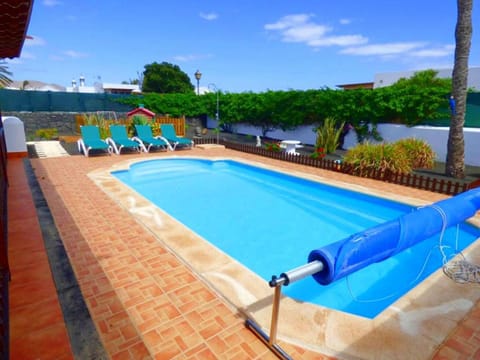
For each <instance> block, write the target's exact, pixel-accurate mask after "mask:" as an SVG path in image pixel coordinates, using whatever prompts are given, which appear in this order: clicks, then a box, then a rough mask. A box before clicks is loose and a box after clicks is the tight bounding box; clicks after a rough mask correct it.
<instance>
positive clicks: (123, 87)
mask: <svg viewBox="0 0 480 360" xmlns="http://www.w3.org/2000/svg"><path fill="white" fill-rule="evenodd" d="M66 91H67V92H80V93H97V94H98V93H100V94H101V93H106V94H138V93H140V92H141V90H140V87H139V86H138V85H135V84H115V83H101V82H95V83H94V84H93V86H87V85H86V84H85V77H83V76H80V78H79V81H78V83H77V81H76V80H75V79H73V80H72V86H69V87H67V90H66Z"/></svg>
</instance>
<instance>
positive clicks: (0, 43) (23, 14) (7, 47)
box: [0, 0, 33, 59]
mask: <svg viewBox="0 0 480 360" xmlns="http://www.w3.org/2000/svg"><path fill="white" fill-rule="evenodd" d="M32 7H33V0H0V59H1V58H14V57H19V56H20V53H21V51H22V47H23V42H24V41H25V37H26V35H27V29H28V24H29V22H30V14H31V13H32Z"/></svg>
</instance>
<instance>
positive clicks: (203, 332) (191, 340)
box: [8, 149, 480, 359]
mask: <svg viewBox="0 0 480 360" xmlns="http://www.w3.org/2000/svg"><path fill="white" fill-rule="evenodd" d="M165 155H171V153H169V154H166V153H158V152H157V153H155V154H142V155H141V156H139V155H128V154H127V155H122V156H95V157H90V158H85V157H83V156H73V157H63V158H47V159H31V164H32V166H33V168H34V171H35V174H36V177H37V179H38V181H39V183H40V186H41V188H42V191H43V194H44V196H45V198H46V199H47V201H48V206H49V208H50V210H51V212H52V215H53V217H54V220H55V224H56V226H57V229H58V231H59V234H60V237H61V239H62V241H63V244H64V246H65V249H66V251H67V253H68V257H69V259H70V262H71V264H72V267H73V269H74V272H75V275H76V278H77V281H78V283H79V286H80V288H81V291H82V293H83V297H84V299H85V301H86V303H87V306H88V309H89V311H90V314H91V316H92V319H93V321H94V323H95V326H96V328H97V331H98V333H99V335H100V339H101V342H102V344H103V346H104V348H105V350H106V352H107V353H108V356H109V357H110V358H111V359H275V358H276V357H275V355H273V353H271V352H270V351H269V350H268V348H267V347H266V346H265V345H264V344H263V343H262V342H261V341H260V340H258V339H257V338H256V337H255V336H254V335H253V334H252V333H251V332H250V331H249V330H247V329H246V328H245V326H244V320H245V319H244V318H243V316H242V315H241V314H240V313H239V312H238V311H237V310H236V309H235V308H233V307H232V306H231V305H230V303H228V302H227V301H225V300H224V299H223V298H222V297H221V296H219V295H218V294H217V293H216V291H215V290H213V289H212V288H210V287H209V286H208V284H206V283H205V282H204V281H202V279H201V278H200V277H199V276H197V275H196V274H195V273H193V272H192V270H191V269H190V268H189V267H188V266H186V265H185V264H184V263H183V262H182V261H181V260H179V259H178V258H177V257H176V256H175V254H173V253H171V252H170V251H169V249H167V248H165V247H162V245H161V244H160V243H159V242H158V241H157V239H156V238H155V237H154V236H153V234H151V233H150V232H149V231H147V230H146V229H145V228H144V227H143V226H142V225H141V224H139V223H138V222H137V221H135V220H134V219H133V218H132V217H131V216H130V215H129V213H128V212H127V211H126V210H125V209H123V208H121V207H120V206H118V205H117V204H116V203H115V201H113V200H112V199H111V198H110V197H108V196H107V195H106V194H105V193H104V192H102V191H101V190H100V189H99V188H98V187H97V186H96V185H95V184H94V183H93V182H92V181H91V180H90V178H89V177H88V176H87V174H88V173H89V172H91V171H93V170H96V169H98V168H101V167H108V166H112V165H114V164H115V163H117V162H119V161H123V160H125V159H127V158H129V157H135V156H136V157H140V158H144V159H147V158H151V157H157V156H165ZM175 155H178V156H184V155H185V156H190V155H195V156H229V155H230V156H235V157H244V158H247V159H255V161H259V162H262V161H263V162H267V163H269V164H271V165H275V166H279V167H283V168H285V169H294V170H297V171H305V172H310V173H314V174H319V175H321V176H325V177H329V178H332V179H336V180H341V181H346V182H351V183H356V184H360V185H363V186H368V187H372V188H376V189H379V190H381V191H385V192H390V193H396V194H405V196H409V197H415V198H418V199H422V200H425V201H429V202H431V201H436V200H439V199H441V198H442V196H441V195H438V194H432V193H428V192H425V191H421V190H414V189H410V188H405V187H401V186H396V185H391V184H386V183H381V182H377V181H373V180H368V179H360V178H354V177H350V176H345V175H343V174H338V173H329V172H325V171H322V170H319V169H311V168H308V167H304V166H300V165H293V164H287V163H283V162H280V161H275V160H270V159H263V158H258V157H253V156H251V155H246V154H242V153H239V152H233V151H228V150H219V149H209V150H202V149H194V150H191V151H177V152H176V153H175ZM8 173H9V178H10V179H11V180H10V184H11V185H10V188H9V209H8V211H9V246H10V249H9V255H10V265H11V268H12V281H11V284H10V293H11V303H10V322H11V339H10V340H11V341H10V344H11V358H12V359H37V358H41V359H69V358H73V355H72V351H71V349H70V345H69V340H68V335H67V331H66V327H65V325H64V324H63V322H62V316H61V309H60V306H59V305H58V300H57V299H56V291H55V287H54V284H53V282H52V276H51V275H50V272H49V269H48V261H47V257H46V254H45V249H44V247H43V244H42V236H41V233H40V230H39V224H38V220H37V218H36V216H35V209H34V204H33V202H32V200H31V196H30V194H29V186H28V183H27V181H26V180H25V173H24V167H23V162H22V160H20V159H11V160H9V162H8ZM473 286H478V285H473ZM479 291H480V288H479ZM47 309H48V310H47ZM31 319H35V320H34V321H32V320H31ZM479 323H480V306H479V303H477V304H476V306H475V307H474V308H473V309H472V310H471V311H470V313H469V314H468V316H467V317H466V318H465V319H464V321H463V322H461V323H460V324H459V326H458V327H457V329H456V330H455V331H454V332H453V333H452V334H451V335H450V336H449V337H448V338H447V339H446V341H445V342H444V343H443V345H442V346H441V347H440V348H439V349H438V351H437V352H436V354H432V358H433V359H479V358H480V328H479V327H478V324H479ZM280 345H281V346H282V348H283V349H284V350H285V351H286V352H287V353H288V354H290V355H291V356H292V357H293V358H294V359H330V358H336V357H338V358H341V357H342V355H341V354H329V355H330V356H327V355H323V354H319V353H315V352H313V351H311V350H308V349H303V348H301V347H299V346H295V345H293V344H290V343H286V342H283V341H280ZM398 358H399V359H401V354H399V357H398Z"/></svg>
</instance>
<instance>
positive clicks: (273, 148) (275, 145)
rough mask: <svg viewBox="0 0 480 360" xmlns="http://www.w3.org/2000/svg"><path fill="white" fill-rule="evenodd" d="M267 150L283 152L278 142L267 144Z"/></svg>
mask: <svg viewBox="0 0 480 360" xmlns="http://www.w3.org/2000/svg"><path fill="white" fill-rule="evenodd" d="M265 149H266V150H268V151H275V152H279V151H280V150H282V149H281V147H280V144H279V143H276V142H266V143H265Z"/></svg>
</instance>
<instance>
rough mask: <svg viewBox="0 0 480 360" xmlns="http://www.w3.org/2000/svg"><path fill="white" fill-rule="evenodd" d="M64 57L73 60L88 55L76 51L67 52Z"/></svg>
mask: <svg viewBox="0 0 480 360" xmlns="http://www.w3.org/2000/svg"><path fill="white" fill-rule="evenodd" d="M63 54H64V55H66V56H68V57H71V58H73V59H79V58H85V57H88V54H85V53H81V52H78V51H75V50H67V51H64V52H63Z"/></svg>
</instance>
